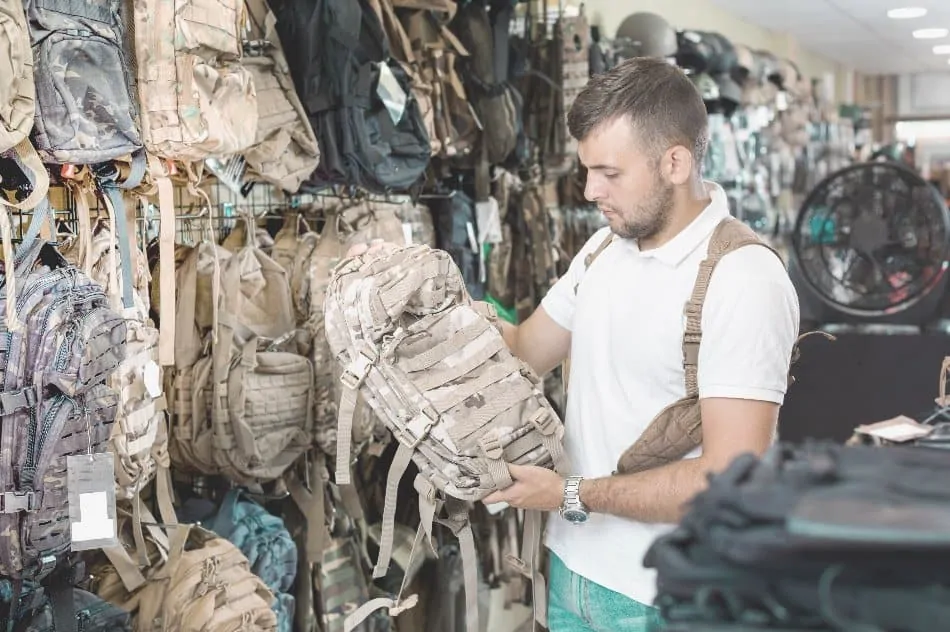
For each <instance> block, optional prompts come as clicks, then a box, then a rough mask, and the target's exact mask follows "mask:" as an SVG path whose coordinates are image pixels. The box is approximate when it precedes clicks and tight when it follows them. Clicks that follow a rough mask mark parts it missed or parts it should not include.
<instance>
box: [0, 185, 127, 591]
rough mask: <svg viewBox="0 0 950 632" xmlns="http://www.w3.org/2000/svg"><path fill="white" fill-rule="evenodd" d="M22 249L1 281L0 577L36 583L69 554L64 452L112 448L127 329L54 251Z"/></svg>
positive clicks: (31, 245) (33, 245) (38, 244)
mask: <svg viewBox="0 0 950 632" xmlns="http://www.w3.org/2000/svg"><path fill="white" fill-rule="evenodd" d="M44 205H45V203H44ZM43 210H48V206H46V207H45V208H44V209H43ZM43 215H44V213H43V212H40V213H38V214H37V215H36V216H34V224H35V223H36V222H37V221H40V222H42V221H43V219H42V216H43ZM30 232H32V230H31V231H30ZM24 244H25V246H24V247H23V248H21V250H20V251H19V252H18V253H17V257H16V259H15V261H16V266H15V268H14V269H13V271H15V274H11V269H10V268H7V269H6V270H5V273H4V275H3V276H2V277H0V281H2V282H3V286H2V287H0V312H2V313H3V332H2V333H0V350H2V354H0V379H2V387H0V388H2V392H0V407H2V411H3V413H2V414H3V417H2V419H0V424H2V425H0V430H2V436H3V444H4V449H3V452H2V461H0V534H2V535H0V575H4V576H8V577H14V578H34V579H40V578H43V577H44V576H47V575H49V573H50V572H51V571H52V570H53V569H54V568H55V567H56V566H57V564H58V562H60V561H62V560H63V558H64V557H65V556H66V554H67V553H68V552H69V550H70V528H69V511H68V505H67V493H66V485H65V482H66V457H67V455H71V454H85V453H87V452H88V451H91V452H94V453H98V452H105V451H106V444H107V441H108V439H109V435H110V432H111V427H112V424H113V421H114V419H115V413H116V404H117V398H116V395H115V392H114V391H113V390H112V389H110V388H109V387H107V386H106V385H105V380H106V379H107V378H108V377H109V376H110V375H111V374H112V373H113V372H114V371H115V369H116V367H117V366H118V365H119V363H120V362H121V361H122V360H123V359H124V357H125V349H126V346H125V345H126V327H125V321H124V320H123V319H122V318H121V317H120V316H119V315H118V314H117V313H115V312H114V311H113V310H112V309H110V307H109V300H108V298H107V297H106V295H105V293H104V292H103V290H102V288H101V287H100V286H99V285H98V284H96V283H95V282H93V281H92V280H91V279H90V278H89V277H87V276H86V275H85V274H83V273H81V272H80V271H79V270H77V269H76V268H75V267H73V266H71V265H69V264H67V263H66V260H65V259H63V258H62V257H61V256H60V254H59V253H58V252H57V251H56V250H55V249H54V248H53V247H51V246H49V245H48V244H46V243H45V242H42V241H41V240H38V239H34V240H32V241H31V240H29V239H27V240H25V241H24ZM8 260H9V259H8ZM14 301H15V309H12V308H13V303H14ZM11 317H12V318H11Z"/></svg>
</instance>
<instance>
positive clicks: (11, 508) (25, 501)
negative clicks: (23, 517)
mask: <svg viewBox="0 0 950 632" xmlns="http://www.w3.org/2000/svg"><path fill="white" fill-rule="evenodd" d="M36 509H37V507H36V493H35V492H4V493H2V494H0V513H5V514H11V513H17V512H20V511H35V510H36Z"/></svg>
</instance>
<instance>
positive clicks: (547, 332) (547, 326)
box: [502, 307, 571, 376]
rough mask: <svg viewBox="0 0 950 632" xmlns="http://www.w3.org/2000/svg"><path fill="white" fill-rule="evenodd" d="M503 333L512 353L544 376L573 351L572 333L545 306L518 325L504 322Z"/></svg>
mask: <svg viewBox="0 0 950 632" xmlns="http://www.w3.org/2000/svg"><path fill="white" fill-rule="evenodd" d="M502 333H503V334H504V337H505V342H506V343H507V344H508V348H509V349H511V352H512V353H513V354H515V355H516V356H518V357H519V358H521V359H522V360H524V361H525V362H527V363H528V365H529V366H530V367H531V368H532V369H534V371H535V373H537V374H538V375H542V376H543V375H545V374H546V373H548V372H549V371H551V370H552V369H554V368H555V367H557V366H558V365H559V364H560V363H561V362H563V361H564V360H565V359H566V358H567V354H568V353H569V352H570V350H571V332H570V331H568V330H567V329H564V328H563V327H561V326H560V325H558V324H557V323H556V322H554V320H553V319H552V318H551V317H550V316H548V313H547V312H546V311H544V308H543V307H539V308H538V309H536V310H535V312H534V313H533V314H531V317H530V318H528V320H526V321H524V322H523V323H521V324H520V325H518V326H515V325H512V324H510V323H503V324H502Z"/></svg>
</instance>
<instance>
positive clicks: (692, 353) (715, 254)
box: [683, 216, 784, 398]
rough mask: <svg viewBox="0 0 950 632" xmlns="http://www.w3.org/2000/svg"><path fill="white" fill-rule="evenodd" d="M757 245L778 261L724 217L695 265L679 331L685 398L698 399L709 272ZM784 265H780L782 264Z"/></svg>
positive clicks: (740, 226)
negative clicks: (733, 254)
mask: <svg viewBox="0 0 950 632" xmlns="http://www.w3.org/2000/svg"><path fill="white" fill-rule="evenodd" d="M751 245H758V246H762V247H764V248H768V249H769V250H771V251H772V252H774V253H775V256H776V257H779V259H780V260H781V255H779V254H778V252H777V251H776V250H775V249H774V248H772V247H771V246H769V245H768V244H767V243H765V242H764V241H762V239H761V238H760V237H759V236H758V234H756V232H755V231H754V230H752V229H751V228H750V227H749V226H748V225H747V224H745V223H743V222H741V221H740V220H737V219H736V218H734V217H731V216H730V217H727V218H725V219H723V220H722V221H721V222H719V225H718V226H716V229H715V230H714V231H713V234H712V237H711V238H710V239H709V247H708V248H707V250H706V258H705V259H703V261H702V262H701V263H700V264H699V272H698V273H697V274H696V283H695V285H694V286H693V293H692V295H691V296H690V297H689V301H688V302H687V303H686V308H685V315H686V328H685V330H684V331H683V368H684V370H685V374H686V397H687V398H693V397H699V384H698V382H697V373H698V369H699V344H700V342H701V341H702V337H703V332H702V320H703V304H704V303H705V302H706V291H707V290H708V289H709V281H710V280H711V279H712V273H713V270H715V269H716V266H717V265H718V264H719V262H720V261H721V260H722V258H723V257H725V256H726V255H727V254H729V253H730V252H733V251H735V250H738V249H739V248H743V247H745V246H751ZM783 265H784V264H783Z"/></svg>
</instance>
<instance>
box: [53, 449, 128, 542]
mask: <svg viewBox="0 0 950 632" xmlns="http://www.w3.org/2000/svg"><path fill="white" fill-rule="evenodd" d="M66 487H67V490H68V494H69V526H70V534H71V541H72V550H73V551H88V550H90V549H101V548H107V547H112V546H118V544H119V540H118V537H117V534H116V515H115V464H114V461H113V457H112V454H111V453H109V452H105V453H103V454H81V455H77V456H69V457H66Z"/></svg>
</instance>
